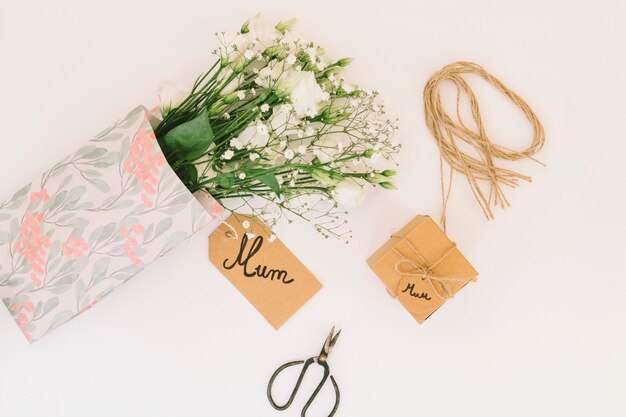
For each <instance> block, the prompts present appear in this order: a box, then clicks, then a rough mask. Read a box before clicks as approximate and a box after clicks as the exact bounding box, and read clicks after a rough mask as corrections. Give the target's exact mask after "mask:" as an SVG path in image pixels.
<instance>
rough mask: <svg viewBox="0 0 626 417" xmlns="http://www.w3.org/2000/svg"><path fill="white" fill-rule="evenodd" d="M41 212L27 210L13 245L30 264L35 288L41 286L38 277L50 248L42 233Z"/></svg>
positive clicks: (42, 271) (31, 277)
mask: <svg viewBox="0 0 626 417" xmlns="http://www.w3.org/2000/svg"><path fill="white" fill-rule="evenodd" d="M42 223H43V214H42V213H33V212H32V211H27V212H26V214H25V215H24V219H23V220H22V224H21V225H20V229H19V237H18V239H17V240H16V241H15V243H14V245H13V247H14V249H15V251H16V252H17V253H18V254H19V255H23V256H24V259H25V260H26V262H27V263H28V264H29V265H30V267H31V269H32V272H31V273H30V279H31V281H32V282H33V283H34V284H35V287H36V288H39V287H40V286H41V280H40V279H39V277H40V276H41V274H43V273H44V269H43V268H44V266H45V264H46V259H45V256H46V251H47V250H48V248H50V240H49V239H48V237H47V236H45V235H42Z"/></svg>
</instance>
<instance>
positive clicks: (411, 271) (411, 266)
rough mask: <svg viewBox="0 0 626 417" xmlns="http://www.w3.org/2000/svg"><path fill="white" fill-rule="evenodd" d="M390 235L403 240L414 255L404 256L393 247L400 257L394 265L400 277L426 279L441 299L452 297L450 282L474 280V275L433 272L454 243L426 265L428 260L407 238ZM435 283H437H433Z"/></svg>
mask: <svg viewBox="0 0 626 417" xmlns="http://www.w3.org/2000/svg"><path fill="white" fill-rule="evenodd" d="M391 237H395V238H400V239H401V240H402V241H404V242H405V243H406V244H407V246H408V247H409V248H410V249H411V251H412V252H413V255H414V258H412V257H408V256H405V255H404V254H403V253H402V252H400V251H399V250H398V249H396V248H394V249H393V252H394V253H396V254H397V255H398V256H400V259H399V260H398V261H397V262H396V263H395V265H394V269H395V271H396V272H397V273H398V274H399V275H400V276H401V277H402V278H421V279H422V280H424V281H426V282H427V283H428V285H430V287H431V288H432V290H433V292H434V294H435V295H436V296H437V297H439V298H440V299H441V300H443V301H447V300H449V299H451V298H453V297H454V290H453V289H452V287H451V286H450V284H451V283H453V282H463V283H465V284H467V283H469V282H473V281H476V278H475V277H472V278H459V277H446V276H439V275H437V274H435V272H434V268H436V267H437V265H439V264H441V263H442V262H443V261H445V260H446V259H447V258H448V256H449V255H450V254H451V253H452V252H454V250H455V249H456V243H454V242H452V246H451V247H450V248H449V249H448V250H447V251H446V252H444V254H443V255H442V256H441V257H440V258H439V259H438V260H437V261H436V262H433V263H432V264H431V265H428V262H426V259H424V256H422V254H421V253H420V251H419V250H417V248H416V247H415V246H414V245H413V244H412V243H411V242H410V241H409V240H408V239H406V238H405V237H403V236H397V235H391ZM402 278H401V279H400V282H398V289H397V290H396V293H399V292H400V291H401V288H400V287H401V286H402V285H403V281H402ZM435 283H438V284H439V285H435ZM394 298H398V295H395V296H394Z"/></svg>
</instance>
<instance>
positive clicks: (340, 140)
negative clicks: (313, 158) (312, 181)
mask: <svg viewBox="0 0 626 417" xmlns="http://www.w3.org/2000/svg"><path fill="white" fill-rule="evenodd" d="M349 143H350V137H349V136H348V135H346V134H344V133H327V134H325V135H322V137H320V139H319V140H318V141H317V142H316V143H315V144H316V145H317V146H318V147H319V152H318V153H317V157H318V159H319V160H320V162H322V163H323V164H325V163H328V162H330V161H332V160H333V159H335V157H336V156H337V155H338V154H339V153H341V152H342V151H343V148H344V146H346V145H347V144H349Z"/></svg>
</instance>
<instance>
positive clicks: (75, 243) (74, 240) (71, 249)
mask: <svg viewBox="0 0 626 417" xmlns="http://www.w3.org/2000/svg"><path fill="white" fill-rule="evenodd" d="M88 249H89V245H88V244H87V242H85V239H83V238H82V237H76V236H74V235H71V236H70V237H69V238H68V239H67V242H65V243H63V244H62V245H61V251H62V252H63V255H64V256H66V257H68V258H72V259H78V258H82V257H83V256H85V252H86V251H87V250H88Z"/></svg>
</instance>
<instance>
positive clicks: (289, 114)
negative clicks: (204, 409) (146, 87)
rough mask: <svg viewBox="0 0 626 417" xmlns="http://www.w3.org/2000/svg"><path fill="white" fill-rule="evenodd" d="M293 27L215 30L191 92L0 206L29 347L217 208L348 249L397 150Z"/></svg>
mask: <svg viewBox="0 0 626 417" xmlns="http://www.w3.org/2000/svg"><path fill="white" fill-rule="evenodd" d="M292 24H293V21H292V20H291V21H287V22H283V23H279V24H278V25H275V26H273V25H268V24H266V23H264V22H263V21H261V20H259V18H258V17H255V18H253V19H251V20H249V21H248V22H246V23H245V24H244V25H243V27H242V28H241V33H238V34H232V35H230V34H227V33H220V34H218V37H219V39H220V42H221V46H220V47H219V48H218V49H217V50H216V51H215V54H216V55H217V57H218V59H217V61H216V62H215V64H213V66H212V67H211V68H210V69H209V70H208V71H207V72H206V73H204V74H202V75H201V76H200V77H199V78H198V79H197V80H196V82H195V83H194V85H193V87H192V88H191V89H190V90H189V91H186V92H185V91H182V90H181V89H180V88H176V87H173V86H172V85H169V86H164V87H163V88H162V89H161V92H160V99H161V111H160V112H157V111H155V112H148V111H147V110H146V109H145V108H144V107H143V106H139V107H137V108H136V109H134V110H132V111H131V112H130V113H128V115H127V116H126V117H125V118H123V119H121V120H119V121H118V122H117V123H115V124H114V125H113V126H112V127H110V128H109V129H106V130H104V131H103V132H101V133H100V134H98V135H96V137H94V138H92V139H90V140H89V141H88V142H87V143H86V144H84V145H83V146H81V147H80V148H78V149H77V150H75V151H74V152H72V153H71V154H69V155H67V156H66V157H65V158H63V159H61V160H60V161H58V162H57V163H56V164H54V165H53V166H52V167H51V168H50V169H48V170H45V171H43V173H41V174H40V175H38V176H35V177H33V179H32V180H31V182H29V183H28V184H26V185H25V186H24V187H22V188H20V189H19V190H18V191H17V192H15V193H14V194H13V196H12V197H11V198H9V199H8V200H6V201H4V202H0V300H1V301H2V303H3V304H4V305H5V306H6V307H7V308H8V309H9V311H10V312H11V314H12V316H13V318H14V319H15V321H16V323H17V325H18V326H19V328H20V329H21V331H22V332H23V333H24V335H25V336H26V338H27V339H28V340H29V341H34V340H37V339H39V338H41V337H43V336H45V335H46V334H48V333H49V332H50V331H52V330H53V329H55V328H56V327H58V326H59V325H61V324H63V323H65V322H67V321H69V320H71V319H72V318H73V317H76V316H77V315H78V314H80V313H81V312H83V311H85V310H87V309H89V308H91V307H92V306H93V305H95V304H96V303H98V302H99V301H100V300H101V299H102V298H103V297H104V296H106V295H107V294H109V293H110V292H111V291H112V290H113V289H114V288H116V287H118V286H119V285H121V284H123V283H124V282H126V281H127V280H128V279H130V278H131V277H133V276H135V275H136V274H137V273H139V272H140V271H141V270H142V269H143V268H144V267H145V266H146V265H148V264H150V263H151V262H153V261H154V260H156V259H158V258H159V257H161V256H163V255H165V254H166V253H168V252H169V251H170V250H172V249H173V248H174V247H176V246H177V245H178V244H180V243H181V242H183V241H185V240H186V239H188V238H189V237H190V236H192V235H193V234H194V233H196V232H197V231H198V230H200V229H203V230H205V231H208V233H211V232H212V231H213V230H215V229H216V228H217V227H218V226H219V225H220V224H221V223H222V222H223V219H224V218H225V217H226V215H227V214H228V210H225V209H224V208H225V207H226V208H228V209H230V211H232V212H235V213H241V214H253V215H256V216H258V217H260V218H261V219H262V220H263V221H264V222H265V223H266V224H267V225H268V226H269V227H270V228H271V227H272V226H274V225H275V224H276V222H277V221H278V220H279V219H280V218H281V217H283V216H286V217H287V218H288V219H289V221H291V219H292V218H293V217H295V216H297V217H301V218H303V219H306V220H308V221H309V222H311V223H312V224H313V225H314V226H315V228H316V229H317V230H319V231H320V232H321V233H323V234H324V235H325V236H326V237H328V236H335V237H337V238H341V239H343V240H346V241H347V239H348V238H349V236H350V232H349V231H346V230H343V228H342V226H343V225H344V224H345V219H344V217H343V215H344V214H345V209H347V208H350V207H353V206H354V205H356V204H357V203H359V202H360V201H361V200H363V198H364V192H363V188H364V186H365V185H367V184H372V185H380V186H381V187H384V188H394V187H393V185H392V183H391V177H393V175H394V174H395V172H394V171H392V170H388V169H380V168H379V169H376V168H375V165H376V164H377V162H378V160H379V159H392V156H393V154H394V153H396V152H397V151H398V149H399V145H396V144H394V143H393V142H392V141H391V135H392V134H393V133H394V131H395V130H396V127H395V125H394V123H393V122H391V121H389V120H387V119H386V118H385V117H384V111H383V108H382V106H381V105H380V104H378V103H377V102H376V97H377V94H376V93H375V92H370V91H367V90H364V89H361V88H358V87H357V86H355V85H353V84H350V83H348V82H347V81H345V80H344V79H343V78H342V77H341V76H340V73H341V71H342V69H343V68H344V67H345V66H346V65H348V64H349V63H350V60H349V59H340V60H338V61H328V60H327V58H325V56H324V52H323V49H322V48H320V47H318V46H316V45H315V44H313V43H311V42H305V41H303V40H302V39H301V38H300V37H299V36H297V35H296V34H295V33H294V32H292V31H291V30H290V27H291V26H292ZM158 113H160V117H158V120H156V121H155V119H154V116H155V115H157V116H158ZM273 238H274V236H270V238H269V240H270V241H271V240H272V239H273ZM242 240H243V239H242Z"/></svg>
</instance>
